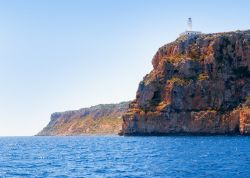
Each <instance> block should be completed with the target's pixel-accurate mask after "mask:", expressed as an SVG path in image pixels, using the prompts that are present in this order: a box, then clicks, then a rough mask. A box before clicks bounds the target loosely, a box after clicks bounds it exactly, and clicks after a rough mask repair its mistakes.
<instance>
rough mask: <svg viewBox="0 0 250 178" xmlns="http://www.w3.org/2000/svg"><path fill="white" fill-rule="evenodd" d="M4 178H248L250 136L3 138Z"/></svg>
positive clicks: (0, 141) (0, 152)
mask: <svg viewBox="0 0 250 178" xmlns="http://www.w3.org/2000/svg"><path fill="white" fill-rule="evenodd" d="M0 177H90V178H93V177H150V178H151V177H250V137H243V136H196V137H195V136H168V137H119V136H83V137H1V138H0Z"/></svg>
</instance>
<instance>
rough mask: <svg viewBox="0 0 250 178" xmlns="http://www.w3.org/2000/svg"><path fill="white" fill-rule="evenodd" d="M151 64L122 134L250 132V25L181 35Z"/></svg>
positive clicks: (160, 50)
mask: <svg viewBox="0 0 250 178" xmlns="http://www.w3.org/2000/svg"><path fill="white" fill-rule="evenodd" d="M152 64H153V67H154V69H153V70H152V71H151V72H150V73H149V74H148V75H146V76H145V77H144V79H143V81H142V82H140V84H139V88H138V91H137V94H136V99H135V100H134V101H133V102H132V103H131V104H130V106H129V109H128V111H127V112H126V113H125V114H124V115H123V129H122V132H121V133H120V134H124V135H133V134H183V133H188V134H238V133H241V134H248V133H250V109H249V107H250V31H243V32H242V31H237V32H229V33H217V34H203V35H196V36H189V37H188V36H183V37H180V38H178V39H177V40H176V41H174V42H172V43H169V44H167V45H164V46H163V47H161V48H160V49H159V50H158V52H157V53H156V54H155V56H154V58H153V60H152Z"/></svg>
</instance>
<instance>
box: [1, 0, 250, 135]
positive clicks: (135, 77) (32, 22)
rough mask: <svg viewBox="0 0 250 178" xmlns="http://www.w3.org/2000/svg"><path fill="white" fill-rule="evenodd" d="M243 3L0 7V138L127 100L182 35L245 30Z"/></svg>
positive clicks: (130, 1)
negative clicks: (162, 50) (161, 51)
mask: <svg viewBox="0 0 250 178" xmlns="http://www.w3.org/2000/svg"><path fill="white" fill-rule="evenodd" d="M249 8H250V1H248V0H238V1H233V0H231V1H230V0H220V1H218V0H209V1H206V2H205V1H198V0H189V1H183V0H172V1H166V0H136V1H135V0H72V1H70V0H67V1H66V0H37V1H33V0H5V1H3V0H1V1H0V82H1V84H0V108H1V109H0V135H2V136H6V135H11V136H14V135H34V134H36V133H37V132H38V131H39V130H41V129H42V128H43V127H44V126H45V125H46V124H47V123H48V122H49V117H50V114H51V113H53V112H55V111H64V110H72V109H79V108H82V107H89V106H91V105H95V104H99V103H117V102H120V101H127V100H131V99H133V98H135V94H136V90H137V87H138V83H139V82H140V80H142V78H143V76H144V75H145V74H147V73H149V72H150V70H151V69H152V65H151V59H152V57H153V55H154V54H155V52H156V51H157V49H158V48H159V47H160V46H162V45H163V44H165V43H168V42H171V41H173V40H175V39H176V38H177V36H178V34H179V33H181V32H182V31H184V30H185V29H186V21H187V18H188V17H192V19H193V28H194V30H201V31H202V32H204V33H211V32H222V31H234V30H238V29H240V30H246V29H250V24H249V19H250V14H249Z"/></svg>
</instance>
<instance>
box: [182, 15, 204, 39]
mask: <svg viewBox="0 0 250 178" xmlns="http://www.w3.org/2000/svg"><path fill="white" fill-rule="evenodd" d="M192 28H193V27H192V18H188V22H187V31H185V32H183V33H181V34H180V36H185V35H186V36H192V35H199V34H201V32H199V31H193V29H192Z"/></svg>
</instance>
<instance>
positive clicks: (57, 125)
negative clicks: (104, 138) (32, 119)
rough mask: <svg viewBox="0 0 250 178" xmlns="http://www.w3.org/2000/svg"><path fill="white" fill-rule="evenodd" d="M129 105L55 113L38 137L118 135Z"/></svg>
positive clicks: (101, 106)
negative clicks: (123, 115)
mask: <svg viewBox="0 0 250 178" xmlns="http://www.w3.org/2000/svg"><path fill="white" fill-rule="evenodd" d="M128 104H129V102H122V103H119V104H100V105H97V106H92V107H90V108H83V109H79V110H75V111H66V112H56V113H53V114H52V115H51V120H50V122H49V124H48V125H47V126H46V127H45V128H44V129H43V130H42V131H41V132H39V133H38V134H37V135H40V136H46V135H84V134H117V133H118V132H119V131H120V130H121V127H122V117H121V116H122V114H123V113H124V111H125V110H127V109H128Z"/></svg>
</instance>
